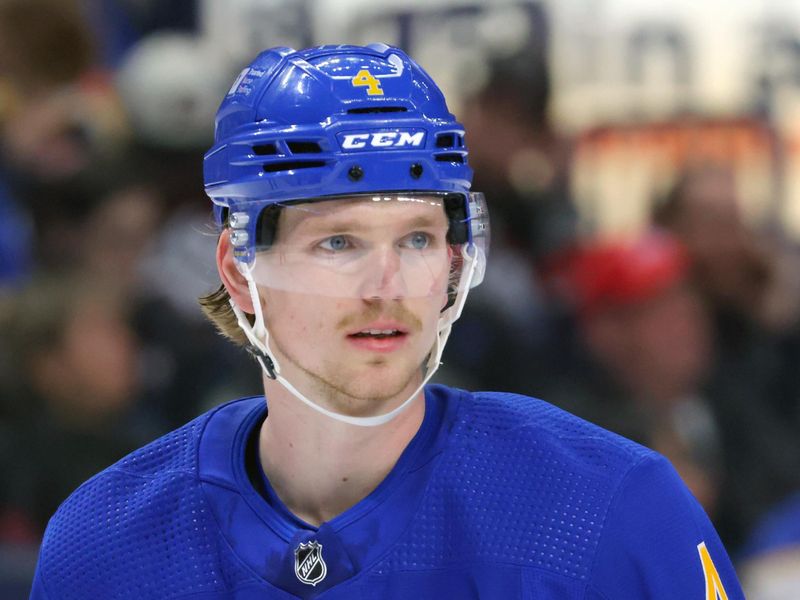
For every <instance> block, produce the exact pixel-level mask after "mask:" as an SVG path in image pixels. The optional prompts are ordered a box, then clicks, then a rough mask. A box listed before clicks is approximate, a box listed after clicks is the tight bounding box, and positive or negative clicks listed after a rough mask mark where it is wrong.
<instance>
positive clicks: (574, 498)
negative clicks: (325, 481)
mask: <svg viewBox="0 0 800 600" xmlns="http://www.w3.org/2000/svg"><path fill="white" fill-rule="evenodd" d="M445 392H446V394H447V396H448V401H457V402H458V404H459V407H458V410H457V412H456V414H455V417H454V419H453V421H452V422H451V424H450V428H451V429H450V433H449V439H448V442H447V446H446V448H445V450H444V452H443V454H442V456H441V459H440V462H439V465H438V466H437V468H436V470H435V471H434V474H433V476H432V479H431V481H430V484H429V489H428V492H427V495H426V498H425V502H424V504H423V507H422V514H421V515H420V518H419V519H418V520H417V521H416V522H415V524H414V525H413V526H412V528H411V529H410V530H409V531H408V532H407V533H406V535H405V537H404V539H403V540H402V542H401V543H400V544H399V545H398V546H397V548H396V549H395V550H394V552H392V554H391V555H390V556H389V557H388V559H387V560H386V561H384V564H383V565H382V567H383V568H384V569H386V570H390V571H391V570H403V569H408V568H438V567H441V566H442V565H446V564H453V563H454V562H455V563H469V562H472V563H475V562H477V563H497V562H502V563H504V564H514V565H518V566H521V567H533V568H538V569H542V570H545V571H548V572H550V573H553V574H555V575H556V576H559V577H565V578H569V579H581V580H583V579H586V578H588V576H589V573H590V570H591V566H592V562H593V559H594V556H595V550H596V548H597V545H598V543H599V540H600V537H601V532H602V529H603V524H604V520H605V516H606V513H607V512H608V509H609V507H610V505H611V503H612V500H613V497H614V494H615V493H616V491H617V489H618V488H619V485H620V482H621V481H622V480H623V478H624V477H625V475H626V473H627V472H628V471H629V470H630V469H632V468H633V467H634V466H635V465H636V464H637V463H639V462H640V461H642V460H646V459H647V458H648V457H653V456H657V455H656V454H655V453H653V452H652V451H651V450H648V449H646V448H644V447H642V446H640V445H638V444H635V443H634V442H631V441H629V440H627V439H625V438H622V437H620V436H618V435H616V434H614V433H611V432H609V431H606V430H604V429H602V428H600V427H597V426H595V425H592V424H590V423H588V422H586V421H584V420H582V419H580V418H578V417H576V416H574V415H571V414H569V413H567V412H565V411H563V410H560V409H558V408H557V407H555V406H553V405H551V404H548V403H547V402H544V401H542V400H538V399H535V398H530V397H527V396H520V395H516V394H508V393H494V392H479V393H468V392H462V391H459V390H448V389H446V388H445V389H444V390H441V389H440V390H439V393H445ZM443 535H446V536H447V539H448V543H447V544H442V543H441V536H443ZM410 548H413V549H414V551H413V552H411V551H410V550H409V549H410ZM409 560H412V561H413V564H412V563H409V562H408V561H409Z"/></svg>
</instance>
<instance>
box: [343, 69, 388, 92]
mask: <svg viewBox="0 0 800 600" xmlns="http://www.w3.org/2000/svg"><path fill="white" fill-rule="evenodd" d="M350 83H352V84H353V86H355V87H364V86H366V88H367V95H368V96H383V89H381V82H380V81H378V79H377V78H376V77H375V76H374V75H373V74H372V73H370V72H369V71H367V70H366V69H361V70H360V71H359V72H358V73H356V76H355V77H353V78H352V79H351V80H350Z"/></svg>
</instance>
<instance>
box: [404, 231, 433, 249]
mask: <svg viewBox="0 0 800 600" xmlns="http://www.w3.org/2000/svg"><path fill="white" fill-rule="evenodd" d="M430 243H431V236H430V235H428V234H427V233H424V232H422V231H416V232H414V233H412V234H411V235H409V236H408V237H407V238H406V246H408V247H409V248H413V249H414V250H424V249H425V248H427V247H428V246H429V245H430Z"/></svg>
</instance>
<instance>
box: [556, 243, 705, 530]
mask: <svg viewBox="0 0 800 600" xmlns="http://www.w3.org/2000/svg"><path fill="white" fill-rule="evenodd" d="M687 268H688V262H687V258H686V255H685V252H684V250H683V248H682V247H681V245H680V244H679V243H678V242H677V241H676V240H675V239H673V238H672V237H670V236H668V235H664V234H660V233H655V232H652V233H649V234H646V235H644V236H643V237H641V238H639V239H637V240H634V241H632V242H609V243H596V244H594V245H590V246H588V247H587V248H585V249H584V250H583V251H582V252H581V253H580V254H579V255H578V256H577V257H576V258H575V260H574V263H573V264H572V265H571V273H570V276H571V277H572V279H573V283H574V291H575V294H576V299H577V303H578V312H579V331H580V334H581V336H582V339H583V341H584V343H585V347H586V350H587V353H588V359H589V365H588V368H587V370H586V372H585V373H584V374H583V376H580V377H579V379H578V380H577V382H578V383H579V385H584V386H588V388H589V389H584V390H581V391H577V390H574V389H571V387H570V386H567V387H566V388H560V389H557V390H554V391H553V396H554V397H552V398H551V400H554V401H558V402H559V403H560V404H562V405H564V406H568V407H569V408H572V409H573V411H574V412H576V413H578V414H581V415H582V416H584V417H586V418H589V419H590V420H594V421H596V422H600V423H601V424H604V425H605V426H607V427H608V428H610V429H611V430H613V431H616V432H618V433H621V434H623V435H625V436H627V437H631V438H633V439H635V440H638V441H640V442H642V443H644V444H646V445H648V446H650V447H652V448H654V449H655V450H658V451H660V452H662V453H663V454H665V455H666V456H667V457H668V458H669V459H670V460H671V461H672V463H673V465H675V467H676V469H677V470H678V472H679V473H680V474H681V476H682V477H683V479H684V481H685V482H686V483H687V485H688V486H689V488H690V489H691V490H692V492H693V493H694V494H695V496H696V497H697V498H698V500H699V501H700V502H701V504H703V507H704V508H705V509H706V511H707V512H708V513H709V515H710V516H711V517H712V519H713V517H714V513H715V510H716V506H717V494H718V486H719V479H720V459H721V457H720V440H719V437H720V433H719V430H718V426H717V424H716V422H715V420H714V418H713V416H712V414H711V411H710V408H709V406H708V402H707V400H706V399H705V398H704V394H703V393H702V390H701V384H702V383H703V382H704V379H705V377H706V376H707V371H708V368H709V363H710V358H711V357H710V352H711V349H710V330H709V329H710V323H709V321H708V317H707V315H706V313H705V311H704V309H703V306H702V304H701V303H700V302H699V300H698V298H697V296H696V294H695V293H694V292H693V291H692V290H691V289H690V288H689V286H688V285H687V281H686V273H687ZM589 375H590V376H589ZM567 390H569V392H570V394H569V395H567V394H565V393H564V392H565V391H567ZM573 393H574V395H572V394H573Z"/></svg>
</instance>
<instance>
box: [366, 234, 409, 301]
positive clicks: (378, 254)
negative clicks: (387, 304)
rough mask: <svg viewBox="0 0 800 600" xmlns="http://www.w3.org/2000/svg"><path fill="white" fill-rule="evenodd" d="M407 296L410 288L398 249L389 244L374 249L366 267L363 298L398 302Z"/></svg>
mask: <svg viewBox="0 0 800 600" xmlns="http://www.w3.org/2000/svg"><path fill="white" fill-rule="evenodd" d="M407 295H408V288H407V285H406V281H405V279H404V277H403V269H402V258H401V257H400V252H399V251H398V249H397V248H393V247H391V246H390V245H388V244H386V245H381V246H379V247H377V248H374V249H373V251H372V252H371V253H370V256H369V259H368V261H367V262H366V264H365V266H364V272H363V279H362V285H361V298H362V299H364V300H398V299H401V298H405V297H406V296H407Z"/></svg>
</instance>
